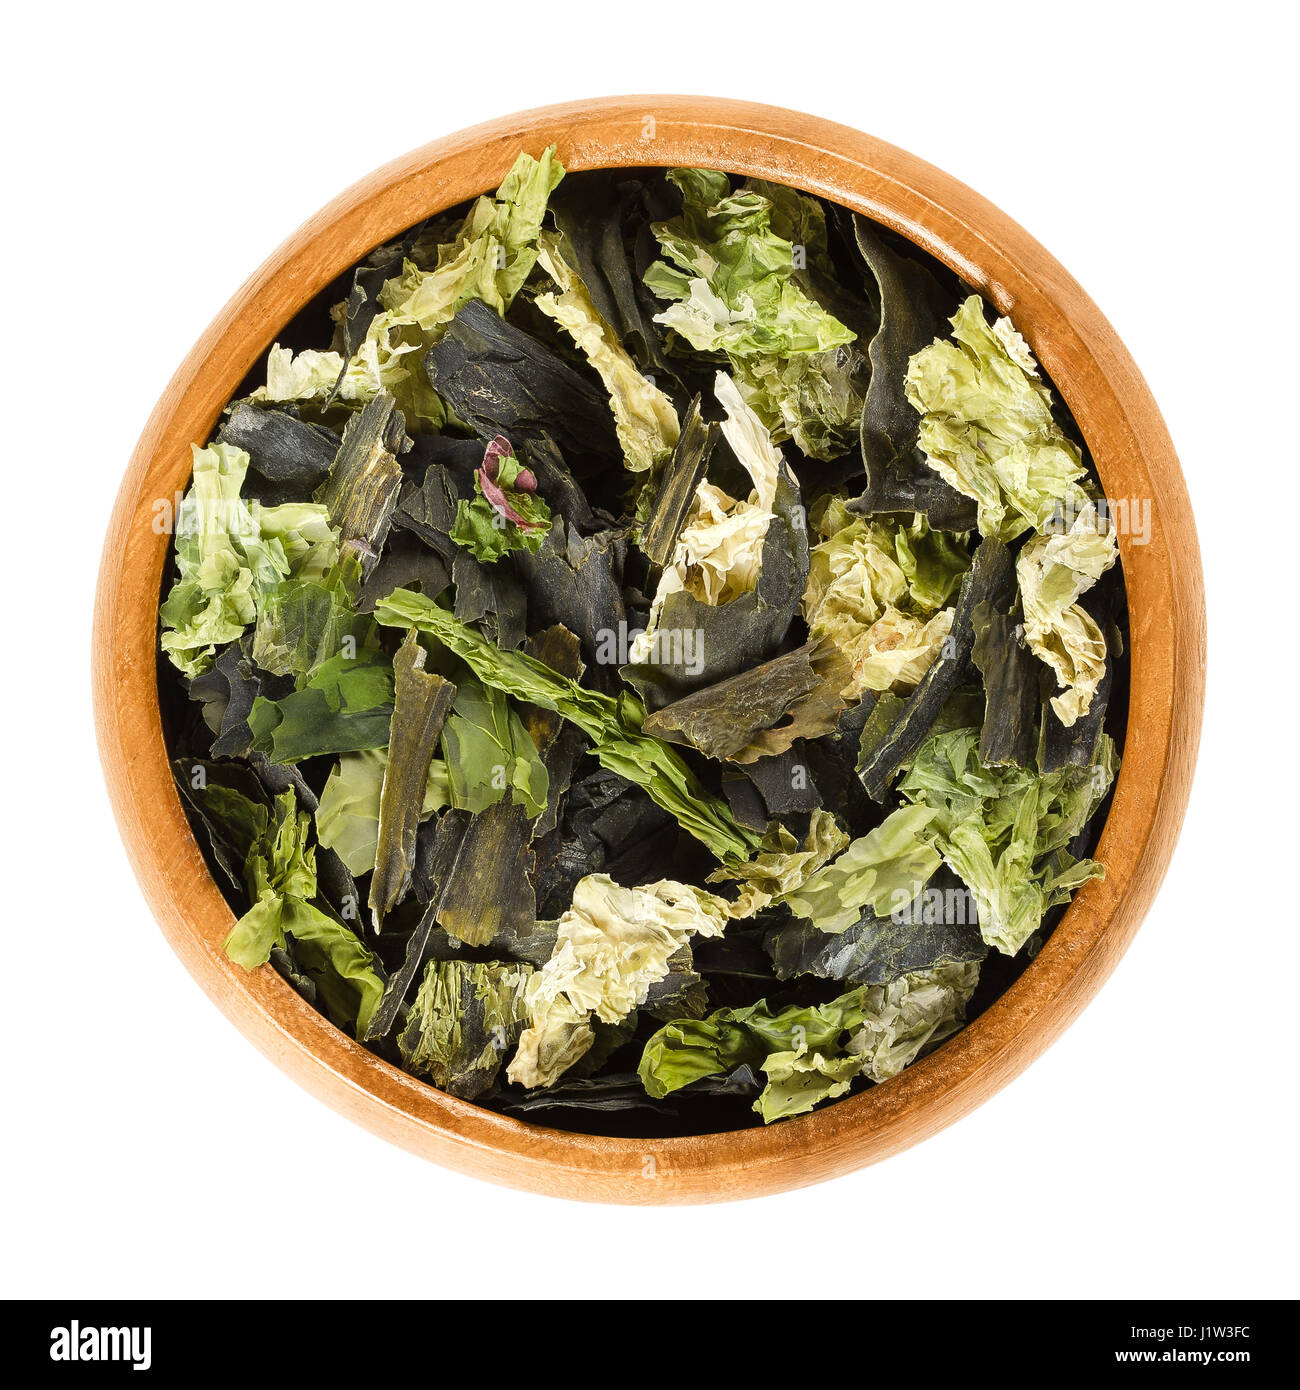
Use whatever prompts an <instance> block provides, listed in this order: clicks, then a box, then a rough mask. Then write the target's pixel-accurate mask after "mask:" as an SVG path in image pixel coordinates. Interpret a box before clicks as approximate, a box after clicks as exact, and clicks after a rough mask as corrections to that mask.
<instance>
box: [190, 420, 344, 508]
mask: <svg viewBox="0 0 1300 1390" xmlns="http://www.w3.org/2000/svg"><path fill="white" fill-rule="evenodd" d="M217 439H218V440H219V441H220V442H221V443H222V444H231V445H233V446H234V447H235V448H236V449H242V450H243V451H244V452H245V453H246V454H247V455H248V459H249V466H250V467H251V468H252V470H253V471H254V472H255V473H257V474H259V475H260V476H261V477H263V478H265V479H266V480H267V482H269V483H273V484H281V485H283V484H288V485H290V487H289V490H290V491H291V492H293V493H294V494H296V495H297V496H298V497H302V496H303V495H304V494H306V493H310V492H311V491H312V489H313V488H315V487H316V486H317V485H318V484H319V483H320V482H321V481H322V480H323V479H324V478H325V475H326V474H327V473H328V472H329V471H330V467H331V465H332V464H333V463H334V456H335V455H336V454H337V453H338V451H339V437H338V435H337V434H335V433H334V431H333V430H328V429H326V428H325V426H324V425H315V424H308V423H307V422H306V421H305V420H299V419H297V418H296V417H295V416H293V415H290V414H289V413H288V412H287V411H284V410H275V409H273V408H271V407H269V406H263V405H256V404H254V403H253V402H252V401H236V402H235V404H234V405H232V406H231V407H230V414H229V416H228V417H227V418H226V420H225V422H224V423H223V424H222V426H221V433H220V434H218V436H217ZM249 491H250V493H251V492H254V491H255V489H249ZM258 495H259V496H260V495H261V494H260V493H259V494H258ZM278 495H279V494H278V493H277V496H278ZM263 500H265V498H264V499H263Z"/></svg>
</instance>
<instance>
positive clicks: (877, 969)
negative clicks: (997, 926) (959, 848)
mask: <svg viewBox="0 0 1300 1390" xmlns="http://www.w3.org/2000/svg"><path fill="white" fill-rule="evenodd" d="M763 948H764V950H766V951H767V953H768V954H769V955H770V956H771V958H772V966H773V970H774V972H775V974H776V977H777V979H779V980H789V979H792V978H794V977H795V976H797V975H816V976H819V977H821V978H822V979H826V980H840V981H843V982H844V983H845V984H846V985H852V986H857V985H885V984H890V983H892V982H893V981H894V980H897V979H899V978H900V977H901V976H903V975H907V974H910V973H911V972H912V971H916V970H929V969H931V968H932V967H934V966H936V965H944V964H949V963H955V962H959V961H981V960H983V959H984V957H985V956H986V955H987V954H988V947H987V946H986V945H985V944H984V940H983V938H982V937H981V936H980V929H979V924H978V922H977V921H976V914H975V903H974V900H973V899H972V897H971V895H970V893H969V891H968V890H967V889H966V887H965V886H964V885H963V884H962V882H961V880H960V879H959V878H957V877H956V875H955V874H953V873H952V872H951V871H950V870H949V869H947V868H946V867H941V868H940V869H939V870H938V872H937V873H936V874H935V875H934V877H933V878H932V879H931V880H930V882H929V884H928V885H927V886H926V888H925V889H924V890H923V891H922V894H921V896H920V897H919V898H918V899H917V900H916V902H914V903H913V904H912V906H911V908H910V909H909V910H908V911H906V912H900V913H895V914H892V915H890V916H887V917H877V916H876V914H875V913H874V912H872V911H871V909H870V908H865V909H864V910H863V913H862V916H861V918H860V919H859V921H857V922H856V923H854V925H853V926H851V927H849V928H847V929H846V930H845V931H843V932H824V931H819V930H818V929H817V928H816V927H815V926H814V925H813V924H812V923H811V922H808V921H805V920H803V919H802V918H797V917H795V918H791V919H790V921H788V922H785V923H782V924H781V925H779V926H775V927H771V928H769V929H768V931H767V932H766V933H765V934H764V937H763Z"/></svg>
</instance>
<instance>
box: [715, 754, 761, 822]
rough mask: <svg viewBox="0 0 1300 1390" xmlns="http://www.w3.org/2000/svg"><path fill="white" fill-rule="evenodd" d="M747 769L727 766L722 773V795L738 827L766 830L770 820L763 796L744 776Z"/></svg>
mask: <svg viewBox="0 0 1300 1390" xmlns="http://www.w3.org/2000/svg"><path fill="white" fill-rule="evenodd" d="M746 772H747V769H745V768H742V767H735V766H732V765H728V767H727V768H725V769H724V771H723V773H722V794H723V796H725V797H726V798H727V806H728V808H729V809H730V811H731V814H732V817H733V819H734V820H735V821H736V823H737V824H738V825H743V826H745V827H746V828H747V829H749V830H766V829H767V823H768V821H769V820H771V819H772V816H771V813H770V812H769V811H768V809H767V803H766V802H765V801H764V800H763V794H762V793H761V792H760V791H759V789H758V788H757V787H756V786H755V785H754V783H753V781H752V780H751V779H750V778H749V777H748V776H747V775H746Z"/></svg>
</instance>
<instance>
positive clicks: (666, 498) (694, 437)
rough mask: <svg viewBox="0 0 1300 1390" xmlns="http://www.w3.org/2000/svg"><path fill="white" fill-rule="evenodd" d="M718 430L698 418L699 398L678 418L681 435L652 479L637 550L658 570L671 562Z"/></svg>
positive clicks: (706, 469)
mask: <svg viewBox="0 0 1300 1390" xmlns="http://www.w3.org/2000/svg"><path fill="white" fill-rule="evenodd" d="M718 436H719V429H718V426H717V425H715V424H705V422H704V418H703V416H702V415H701V414H700V398H699V396H696V397H695V399H694V400H692V401H691V404H690V407H689V408H688V409H687V411H686V414H685V416H684V417H683V418H682V430H681V434H679V435H678V437H677V444H676V446H675V447H674V449H673V452H672V457H671V458H670V459H669V460H668V461H667V463H665V464H664V466H663V468H662V469H661V470H660V472H659V473H658V475H657V476H656V477H655V479H654V482H653V483H652V484H647V486H653V487H654V489H655V492H654V501H653V503H652V504H651V509H650V519H649V521H648V522H647V523H646V525H645V527H644V529H643V530H642V532H641V541H640V546H641V550H642V551H643V552H644V553H645V555H646V556H647V557H648V558H649V559H650V561H651V562H652V563H653V564H655V565H658V566H659V567H660V568H661V569H662V568H663V566H665V565H667V564H668V563H669V561H671V559H672V558H673V551H674V550H675V549H676V547H677V537H678V536H679V535H680V534H681V529H682V527H683V526H684V525H685V524H686V517H687V514H688V513H689V511H690V509H691V503H692V502H693V501H694V500H695V489H696V488H697V487H699V485H700V484H701V483H702V482H703V481H704V475H705V474H706V472H707V471H708V467H709V455H710V454H712V453H713V449H714V446H715V445H716V444H717V442H718Z"/></svg>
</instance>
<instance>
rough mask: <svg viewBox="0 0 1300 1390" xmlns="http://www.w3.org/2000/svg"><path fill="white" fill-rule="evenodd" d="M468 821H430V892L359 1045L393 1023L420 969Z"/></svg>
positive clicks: (455, 817) (455, 814) (457, 816)
mask: <svg viewBox="0 0 1300 1390" xmlns="http://www.w3.org/2000/svg"><path fill="white" fill-rule="evenodd" d="M469 821H470V816H469V812H468V811H447V812H445V813H444V814H443V815H441V816H440V817H439V818H438V819H437V821H436V822H434V824H435V827H436V828H435V830H434V834H433V836H432V853H431V854H430V857H429V861H428V864H427V866H425V867H424V872H425V873H426V874H427V875H428V879H429V882H430V883H432V884H433V885H434V893H433V895H432V896H431V897H430V899H429V902H428V905H427V906H426V907H425V909H424V911H423V912H422V913H421V914H420V920H419V921H418V922H417V923H416V924H415V927H414V928H413V929H412V931H411V935H410V936H409V938H408V939H407V942H406V956H405V959H404V960H403V962H402V964H401V966H400V967H399V968H398V969H397V970H395V971H394V972H393V973H392V974H391V975H390V976H389V977H388V982H387V984H386V985H385V986H384V996H383V998H382V999H381V1000H380V1001H379V1003H378V1005H376V1007H375V1012H374V1014H373V1015H372V1016H371V1019H370V1025H369V1027H368V1028H367V1029H366V1035H365V1037H364V1038H363V1039H362V1041H363V1042H373V1041H374V1040H375V1039H376V1038H382V1037H384V1036H385V1035H386V1034H387V1033H388V1032H389V1030H390V1029H391V1028H392V1026H393V1024H394V1023H396V1021H397V1015H398V1013H399V1012H400V1010H401V1007H402V1002H403V1000H404V999H405V998H406V995H407V992H408V990H410V988H411V984H412V982H413V981H414V980H415V977H416V975H417V974H418V973H419V971H421V970H422V969H423V968H424V961H425V949H426V947H427V946H428V944H429V939H430V937H431V936H432V934H433V932H434V930H435V928H436V927H437V923H438V908H439V905H440V904H441V901H442V897H443V895H444V894H445V893H446V891H447V886H448V884H449V883H450V882H451V880H452V877H453V876H454V874H455V872H456V864H457V861H458V860H459V858H460V849H461V844H462V842H463V840H464V837H465V829H466V827H467V826H468V825H469Z"/></svg>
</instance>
